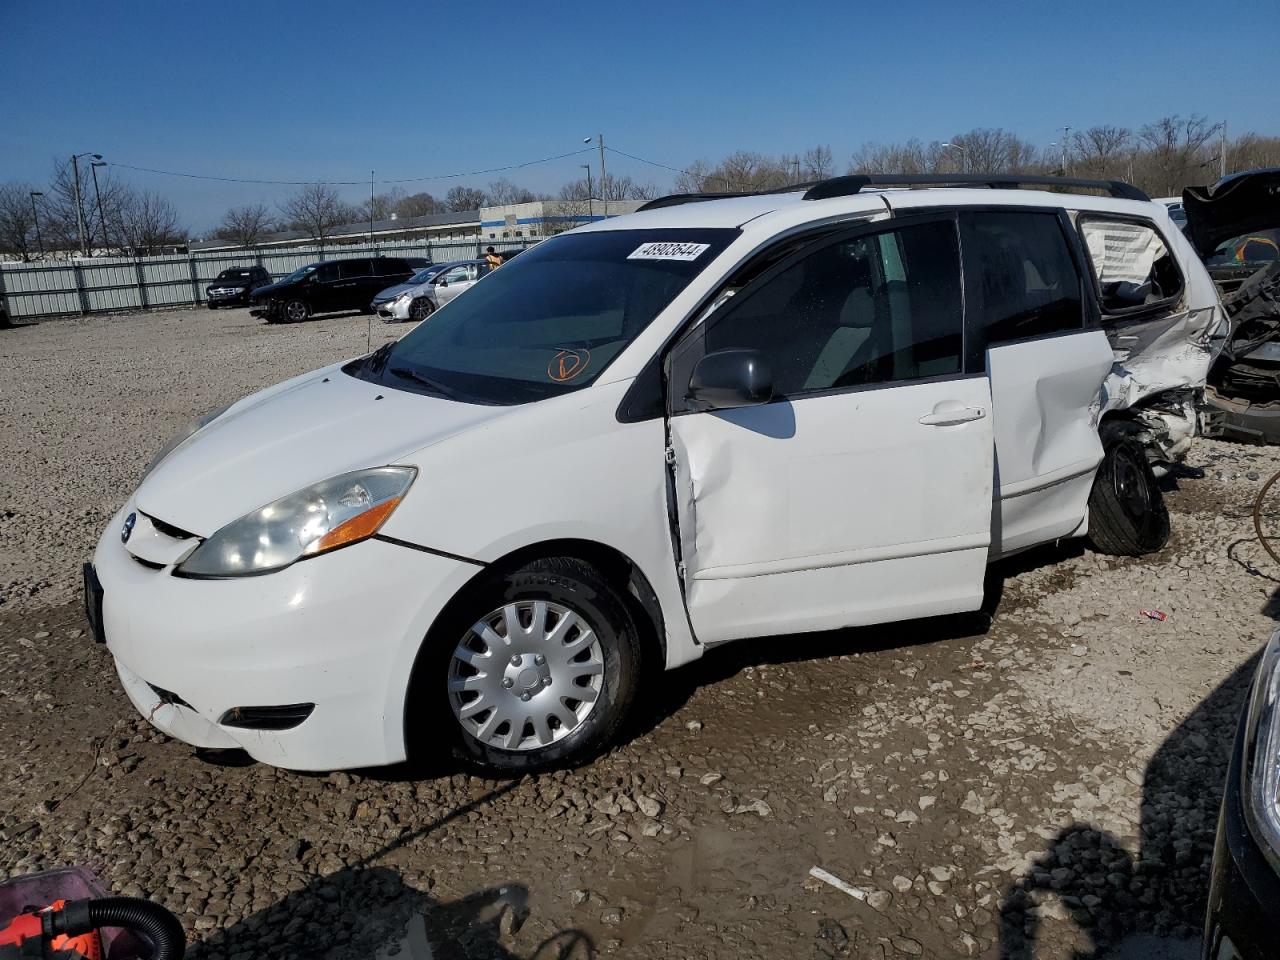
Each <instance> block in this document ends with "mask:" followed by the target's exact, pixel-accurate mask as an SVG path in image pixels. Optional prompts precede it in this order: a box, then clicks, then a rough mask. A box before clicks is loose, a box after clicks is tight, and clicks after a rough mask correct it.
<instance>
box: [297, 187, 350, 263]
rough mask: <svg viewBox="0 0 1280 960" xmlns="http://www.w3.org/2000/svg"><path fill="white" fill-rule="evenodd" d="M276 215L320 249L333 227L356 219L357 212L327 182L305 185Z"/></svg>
mask: <svg viewBox="0 0 1280 960" xmlns="http://www.w3.org/2000/svg"><path fill="white" fill-rule="evenodd" d="M280 213H281V215H282V216H283V217H284V219H285V221H286V222H287V223H288V224H289V226H290V227H292V228H293V229H294V230H301V231H303V232H304V233H306V234H307V236H309V237H311V239H313V240H315V241H316V242H317V243H318V244H320V246H322V247H323V246H324V242H325V240H327V239H328V238H329V237H331V236H333V229H334V227H338V226H341V225H342V224H344V223H351V222H354V221H355V220H357V219H358V212H357V211H356V210H354V209H353V208H351V207H349V206H348V205H347V204H346V203H344V202H343V201H342V198H341V197H339V196H338V191H336V190H334V189H333V187H331V186H329V185H328V184H327V183H310V184H307V185H306V186H304V187H303V188H302V189H300V190H299V191H298V192H297V193H296V194H294V195H293V196H292V197H290V198H289V199H288V200H286V201H284V203H282V204H280Z"/></svg>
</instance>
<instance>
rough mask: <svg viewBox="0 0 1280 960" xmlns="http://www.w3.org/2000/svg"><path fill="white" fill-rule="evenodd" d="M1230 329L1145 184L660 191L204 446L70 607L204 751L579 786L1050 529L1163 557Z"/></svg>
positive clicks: (143, 695) (971, 581)
mask: <svg viewBox="0 0 1280 960" xmlns="http://www.w3.org/2000/svg"><path fill="white" fill-rule="evenodd" d="M920 185H926V186H930V187H933V188H935V189H915V187H917V186H920ZM1026 187H1039V188H1041V189H1025V188H1026ZM1045 187H1053V188H1055V189H1057V188H1062V187H1069V188H1082V189H1087V190H1089V191H1093V192H1095V193H1097V192H1102V193H1105V194H1106V195H1105V196H1092V195H1083V193H1081V194H1067V193H1062V192H1049V191H1048V190H1046V189H1043V188H1045ZM1221 320H1222V318H1221V315H1220V307H1219V302H1218V294H1217V290H1216V289H1215V288H1214V285H1213V283H1212V281H1211V280H1210V279H1209V276H1208V274H1207V273H1206V271H1205V268H1204V266H1203V265H1202V264H1201V262H1200V260H1199V258H1198V257H1197V256H1196V254H1195V252H1194V250H1192V248H1191V245H1190V243H1189V242H1188V241H1187V239H1186V238H1185V237H1184V236H1183V235H1182V234H1181V232H1180V231H1178V229H1177V228H1176V227H1175V226H1174V225H1173V223H1172V222H1171V221H1170V219H1169V216H1168V213H1167V212H1166V210H1165V208H1164V207H1163V206H1161V205H1159V204H1155V203H1152V202H1150V201H1149V200H1148V199H1147V198H1146V197H1145V195H1143V194H1142V193H1141V192H1140V191H1138V190H1137V189H1135V188H1134V187H1132V186H1129V185H1128V184H1123V183H1116V182H1098V181H1072V180H1065V179H1063V178H1048V177H1041V178H1035V177H1011V176H1002V175H983V176H974V177H964V176H956V177H948V178H932V179H930V178H920V177H901V176H847V177H836V178H833V179H830V180H824V181H821V182H818V183H815V184H812V185H809V186H808V187H801V188H797V189H795V190H794V191H791V192H787V193H770V194H751V195H739V196H732V197H723V196H721V197H716V196H709V195H684V196H674V197H667V198H663V199H660V200H655V201H651V202H650V203H648V204H647V205H646V206H645V208H644V209H642V210H641V211H639V212H637V213H634V214H629V215H626V216H620V217H616V218H610V219H609V220H607V221H601V222H598V223H594V224H590V225H587V226H584V227H582V228H579V229H577V230H573V231H570V232H567V233H564V234H561V235H559V236H556V237H552V238H550V239H548V240H544V241H543V242H541V243H539V244H538V245H537V246H536V247H534V248H533V249H531V250H529V251H528V252H527V253H524V254H522V255H521V256H520V257H519V259H518V260H516V261H515V262H513V263H510V264H507V265H505V266H503V267H501V268H500V269H498V270H495V271H493V273H492V274H491V275H489V276H487V277H486V278H485V280H484V282H482V283H477V284H476V285H475V286H474V287H472V288H471V289H470V290H469V291H468V292H467V294H466V296H460V297H457V298H454V299H452V300H450V301H449V302H448V303H445V304H444V305H443V306H441V307H440V309H439V310H438V311H437V312H436V313H435V314H434V315H433V316H432V319H431V321H430V322H429V323H421V324H418V325H417V326H416V327H415V328H414V329H413V330H412V331H411V332H409V333H408V334H407V335H406V336H405V337H403V338H401V339H398V340H396V341H393V342H389V343H387V344H385V345H384V346H382V347H380V348H378V349H377V350H375V351H373V352H372V353H370V354H368V355H366V356H363V357H358V358H355V359H352V360H348V361H345V362H339V363H334V364H332V365H330V366H327V367H325V368H323V369H320V370H317V371H314V372H312V373H309V374H304V375H303V376H300V377H297V378H295V379H293V380H291V381H288V382H286V383H283V384H279V385H277V386H275V387H271V388H269V389H267V390H264V391H262V392H261V393H259V394H256V395H255V396H252V397H249V398H246V399H244V400H240V401H238V402H237V403H234V404H232V405H231V406H230V407H227V408H224V409H222V410H218V411H214V412H213V413H210V414H209V415H207V416H206V417H204V418H202V419H201V420H199V421H197V422H195V423H193V424H192V425H191V426H190V428H189V429H187V430H185V431H183V432H182V433H180V434H179V435H178V436H176V437H175V438H174V439H173V441H172V442H171V443H170V444H169V445H168V446H167V447H165V448H164V449H163V450H162V451H161V453H160V455H159V456H157V458H156V460H155V461H154V462H153V464H152V466H151V467H150V468H149V469H148V471H147V472H146V474H145V475H144V476H143V477H142V479H141V481H140V483H139V485H138V487H137V489H136V491H134V492H133V493H131V494H130V495H129V496H128V497H127V499H126V500H125V502H124V504H123V506H122V507H121V509H120V511H119V512H118V513H117V514H116V516H115V517H114V518H113V520H112V521H111V523H110V525H109V526H108V528H107V530H106V531H105V533H104V534H103V536H102V538H101V539H100V541H99V543H98V547H97V550H96V553H95V555H94V561H93V563H92V564H91V565H87V567H86V571H85V596H86V601H87V608H88V613H89V617H90V622H91V624H92V626H93V628H94V635H95V637H96V638H98V639H99V640H103V641H105V643H106V644H107V647H108V648H109V650H110V652H111V655H112V657H113V658H114V661H115V664H116V668H117V672H118V673H119V676H120V678H121V681H122V684H123V686H124V689H125V690H126V692H127V694H128V696H129V697H130V699H131V700H132V701H133V703H134V705H135V706H136V707H137V709H138V710H139V712H140V713H141V715H142V716H144V717H145V718H146V719H147V720H148V722H150V723H151V724H153V725H155V726H156V727H158V728H159V729H161V730H162V731H164V732H166V733H168V734H169V735H171V736H173V737H176V738H178V739H180V740H183V741H185V742H187V743H190V744H194V745H196V746H201V747H210V748H230V747H241V748H243V749H244V750H246V751H247V752H248V753H249V754H250V755H251V756H253V757H255V758H257V759H258V760H261V761H264V762H267V763H272V764H277V765H279V766H283V767H289V768H293V769H311V770H325V769H336V768H342V767H364V766H376V765H381V764H390V763H396V762H399V761H401V760H404V759H405V757H406V756H407V755H409V753H410V752H411V751H412V750H413V749H414V747H415V746H416V747H418V748H420V749H423V750H435V751H443V752H447V753H450V754H452V756H453V757H455V758H456V759H458V760H461V761H462V762H463V763H464V764H466V765H468V766H470V767H472V768H478V769H481V770H485V771H489V772H494V771H499V772H505V773H509V774H510V773H520V772H526V771H532V770H537V769H542V768H546V767H550V766H554V765H557V764H564V763H573V762H580V761H582V760H584V759H586V758H589V757H590V756H591V755H592V754H594V753H596V752H598V751H599V750H601V749H603V748H604V747H605V746H606V745H607V744H608V743H609V742H610V741H611V740H612V739H613V738H614V737H615V735H616V734H617V733H618V731H619V730H620V728H621V726H622V724H623V723H624V721H625V720H626V718H627V715H628V713H629V711H630V710H631V707H632V704H634V703H635V702H636V697H637V696H638V694H639V691H640V689H641V688H642V686H643V685H645V684H647V683H650V682H654V681H655V680H656V679H657V677H658V676H659V675H660V673H659V671H660V670H661V669H662V668H666V669H672V668H675V667H678V666H680V665H682V664H686V663H689V662H691V661H693V660H696V659H697V658H699V657H701V656H702V655H703V654H704V653H705V652H706V651H707V650H709V649H711V648H714V647H716V646H719V645H722V644H725V643H728V642H731V641H735V640H740V639H744V638H749V637H770V636H772V637H786V638H787V639H785V640H779V641H777V642H780V643H786V644H787V645H789V646H795V645H796V644H797V643H802V642H803V641H802V640H798V639H797V635H802V634H806V633H810V632H814V631H820V630H829V629H834V628H840V627H848V626H861V625H868V624H877V623H886V622H891V621H896V620H905V619H910V618H916V617H927V616H939V615H947V614H955V613H961V612H965V611H973V610H977V609H979V608H980V607H981V605H982V602H983V598H984V590H983V587H984V576H985V573H986V569H987V565H988V564H989V563H990V562H991V561H992V560H993V559H996V558H998V557H1001V556H1007V555H1009V554H1012V553H1016V552H1018V551H1021V550H1025V549H1028V548H1030V547H1034V546H1036V545H1039V544H1046V543H1054V542H1057V541H1060V540H1063V539H1065V538H1069V537H1084V536H1088V537H1089V538H1090V539H1091V540H1092V541H1093V544H1094V546H1095V547H1096V548H1097V549H1098V550H1100V551H1103V552H1106V553H1112V554H1125V555H1138V554H1144V553H1150V552H1152V551H1154V550H1158V549H1160V548H1161V547H1162V546H1163V545H1164V543H1165V542H1166V539H1167V537H1168V535H1169V515H1168V512H1167V511H1166V510H1165V507H1164V503H1163V500H1162V495H1161V491H1160V488H1159V485H1158V484H1157V483H1156V480H1155V478H1154V476H1153V470H1152V465H1153V464H1154V465H1155V466H1156V467H1163V466H1165V465H1167V464H1169V463H1172V462H1175V461H1177V460H1178V459H1179V458H1181V457H1183V456H1184V455H1185V454H1186V452H1187V450H1188V448H1189V446H1190V444H1191V442H1192V437H1193V435H1194V433H1195V430H1196V424H1197V415H1198V411H1197V406H1198V404H1199V402H1200V400H1201V392H1202V389H1203V385H1204V379H1205V375H1206V373H1207V371H1208V370H1209V367H1210V364H1211V363H1212V362H1213V358H1214V351H1215V349H1216V342H1215V341H1214V339H1213V335H1214V332H1215V331H1216V330H1217V328H1218V327H1219V326H1220V325H1221Z"/></svg>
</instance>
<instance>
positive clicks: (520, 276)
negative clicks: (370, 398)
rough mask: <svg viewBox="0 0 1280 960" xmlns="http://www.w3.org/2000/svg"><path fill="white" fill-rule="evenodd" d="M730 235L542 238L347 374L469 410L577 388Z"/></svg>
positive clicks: (617, 233) (624, 233)
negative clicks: (443, 398) (463, 404)
mask: <svg viewBox="0 0 1280 960" xmlns="http://www.w3.org/2000/svg"><path fill="white" fill-rule="evenodd" d="M736 235H737V231H736V230H725V229H718V230H712V229H706V230H699V229H682V230H611V231H607V232H606V231H601V232H592V233H583V234H568V235H566V236H562V237H555V238H553V239H551V240H544V241H542V242H541V243H539V244H538V245H537V246H536V247H534V248H533V249H531V250H529V251H528V252H527V253H524V254H523V255H522V256H520V257H519V259H517V260H514V261H512V262H511V263H509V264H507V265H505V266H503V267H501V268H499V269H498V270H495V271H493V272H492V273H490V274H489V275H487V276H485V277H484V278H483V279H481V280H480V282H478V283H477V284H476V285H475V286H474V287H472V288H470V289H469V290H466V291H465V292H464V293H462V294H460V295H458V296H457V297H456V298H454V299H452V300H450V301H449V302H447V303H446V304H445V305H444V306H443V307H441V309H440V310H438V311H437V312H436V313H435V314H434V315H433V316H432V317H431V319H430V320H429V321H428V322H426V323H423V324H421V325H420V326H418V327H417V328H415V329H414V330H413V332H412V333H410V334H409V335H408V336H406V337H405V338H404V339H403V340H400V341H399V342H398V343H396V344H394V345H393V346H391V347H389V348H387V349H386V350H382V351H378V352H377V353H375V354H373V355H372V356H371V357H369V358H366V359H365V360H360V361H355V362H354V363H352V364H350V365H349V366H348V368H347V372H348V373H351V374H352V375H353V376H358V377H363V378H364V379H370V380H375V381H376V382H378V383H385V384H386V385H388V386H391V387H397V388H399V389H404V390H416V391H419V392H423V393H432V394H437V395H442V396H446V397H450V398H451V399H456V400H461V401H464V402H470V403H492V404H513V403H527V402H530V401H534V400H541V399H543V398H545V397H550V396H554V395H556V394H560V393H567V392H569V391H571V390H577V389H580V388H582V387H585V386H587V385H588V384H590V383H591V382H592V381H594V380H595V379H596V378H597V377H598V376H599V375H600V373H601V371H603V370H604V369H605V367H607V366H608V365H609V363H610V361H612V360H613V358H614V357H616V356H617V355H618V354H619V353H621V352H622V350H623V349H624V348H625V347H626V346H627V344H629V343H630V342H631V341H632V340H633V339H635V337H636V335H637V334H639V333H640V331H642V330H644V328H645V327H647V326H648V325H649V323H650V322H651V321H652V320H653V318H654V317H655V316H657V315H658V312H659V311H661V310H662V309H663V308H664V307H665V306H666V305H667V304H669V303H670V302H671V301H672V299H673V298H674V297H675V296H676V294H678V293H679V292H680V291H681V290H683V289H684V288H685V287H686V286H687V285H688V283H689V281H691V280H692V279H693V278H694V277H696V276H697V275H698V274H699V273H700V272H701V271H702V270H703V269H704V268H705V267H706V266H707V265H708V264H709V263H710V262H711V261H712V260H713V259H715V257H716V255H717V254H719V253H720V251H722V250H723V249H724V248H725V247H726V246H727V245H728V243H729V242H730V241H731V240H732V239H733V238H734V237H735V236H736Z"/></svg>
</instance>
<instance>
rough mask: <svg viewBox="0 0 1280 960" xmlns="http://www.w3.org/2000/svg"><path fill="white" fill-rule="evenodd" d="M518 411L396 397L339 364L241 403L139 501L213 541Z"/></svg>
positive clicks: (174, 459)
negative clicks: (334, 481) (331, 484)
mask: <svg viewBox="0 0 1280 960" xmlns="http://www.w3.org/2000/svg"><path fill="white" fill-rule="evenodd" d="M512 409H514V408H512V407H496V406H494V407H490V406H481V405H478V404H468V403H457V402H454V401H452V400H444V399H440V398H436V397H428V396H423V395H422V394H418V393H407V392H405V391H402V390H394V389H391V388H390V387H386V386H380V385H378V384H374V383H368V382H366V381H364V380H357V379H356V378H355V377H351V376H348V375H347V374H345V373H343V372H342V370H341V365H340V364H339V365H334V366H332V367H326V368H324V369H322V370H317V371H315V372H314V373H312V374H307V375H305V376H302V377H299V378H298V379H297V380H293V381H289V382H287V383H285V384H281V385H278V386H276V387H271V388H268V389H267V390H264V391H263V392H262V393H259V394H255V395H254V396H252V397H249V398H247V399H245V400H242V401H240V402H239V403H237V404H235V405H234V406H233V407H231V408H230V409H229V410H228V411H227V412H226V413H224V414H223V415H222V416H220V417H218V419H216V420H214V421H213V422H212V423H210V424H209V425H208V426H207V427H205V428H204V429H202V430H200V431H199V432H197V433H196V434H195V435H194V436H192V437H191V439H190V440H188V441H187V442H186V443H184V444H182V445H181V446H179V447H178V448H177V449H176V450H174V451H173V452H172V453H171V454H169V456H168V457H166V458H165V459H164V460H163V461H161V463H160V464H159V465H158V466H157V467H156V468H155V469H154V470H153V471H152V472H151V474H150V475H149V476H148V477H147V478H146V479H145V480H144V481H143V482H142V485H141V486H140V487H139V488H138V491H137V494H136V495H135V503H136V505H137V508H138V509H139V510H141V511H142V512H143V513H145V514H147V515H148V516H150V517H154V518H156V519H158V520H161V521H163V522H164V523H168V524H171V525H172V526H175V527H177V528H179V529H181V530H185V531H187V532H189V533H193V534H196V535H197V536H200V537H208V536H210V535H212V534H213V533H215V532H217V531H218V530H219V529H221V528H222V527H223V526H225V525H226V524H228V523H230V522H231V521H232V520H236V519H238V518H239V517H242V516H244V515H245V514H246V513H249V512H250V511H252V510H256V509H258V508H259V507H262V506H264V505H266V504H268V503H270V502H271V501H273V500H276V499H279V498H280V497H283V496H285V495H287V494H289V493H293V492H294V491H296V490H300V489H302V488H303V487H307V486H310V485H311V484H313V483H316V482H318V481H320V480H324V479H327V478H329V477H333V476H337V475H338V474H341V473H346V472H348V471H351V470H360V469H363V468H365V467H379V466H384V465H386V464H391V463H396V462H397V461H399V460H401V459H403V458H404V457H406V456H408V455H409V454H411V453H413V452H414V451H415V450H419V449H421V448H423V447H425V446H429V445H431V444H434V443H438V442H440V441H441V440H444V439H446V438H448V437H450V436H453V435H454V434H457V433H459V432H461V431H463V430H466V429H468V428H470V427H473V426H476V425H478V424H480V423H484V422H486V421H489V420H494V419H497V418H498V417H501V416H503V415H504V414H506V413H508V412H509V411H511V410H512Z"/></svg>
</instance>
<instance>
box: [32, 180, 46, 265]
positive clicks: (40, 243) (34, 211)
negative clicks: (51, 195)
mask: <svg viewBox="0 0 1280 960" xmlns="http://www.w3.org/2000/svg"><path fill="white" fill-rule="evenodd" d="M43 196H44V194H43V193H41V192H40V191H38V190H32V191H31V219H32V220H34V221H35V222H36V244H37V245H38V246H39V247H40V259H41V260H43V259H44V240H43V239H42V238H41V236H40V211H38V210H37V209H36V197H43Z"/></svg>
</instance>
